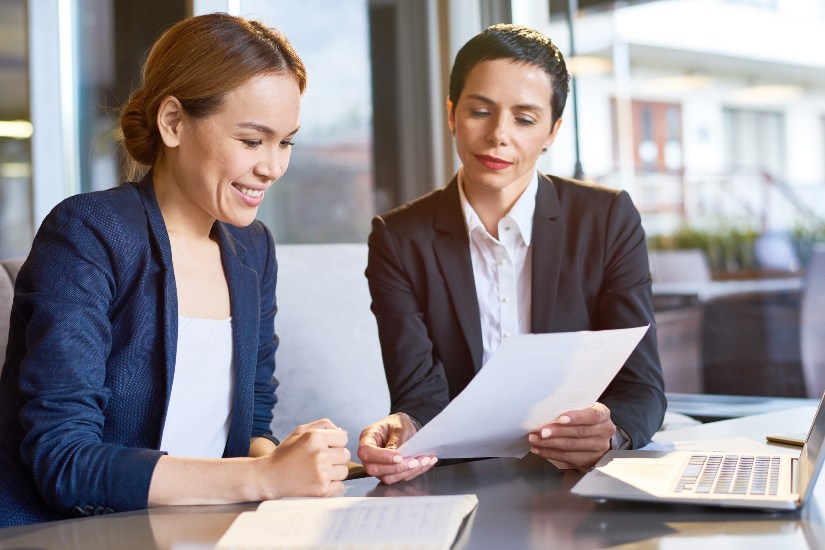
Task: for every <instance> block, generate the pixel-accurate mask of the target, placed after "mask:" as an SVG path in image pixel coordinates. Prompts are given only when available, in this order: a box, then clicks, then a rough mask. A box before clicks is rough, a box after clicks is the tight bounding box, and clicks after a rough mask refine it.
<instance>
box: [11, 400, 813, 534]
mask: <svg viewBox="0 0 825 550" xmlns="http://www.w3.org/2000/svg"><path fill="white" fill-rule="evenodd" d="M813 412H814V407H813V406H810V405H808V406H804V407H801V408H799V407H797V408H793V409H788V410H785V411H778V412H771V413H768V414H763V415H757V416H753V417H745V418H738V419H735V420H729V421H722V422H714V423H710V424H705V425H703V426H698V427H695V428H688V429H685V430H674V431H670V432H660V433H659V434H657V440H660V441H666V440H686V439H701V438H719V437H739V436H750V437H753V438H755V439H757V440H759V441H764V436H765V435H766V433H769V432H772V431H775V430H777V429H781V430H783V431H805V430H806V429H807V424H808V423H809V422H810V419H811V418H812V416H813ZM788 452H790V451H788ZM580 477H581V473H579V472H577V471H559V470H556V469H555V468H554V467H553V466H551V465H550V464H548V463H546V462H544V461H542V460H540V459H537V458H535V457H533V456H532V455H531V456H528V457H526V458H525V459H521V460H519V459H512V458H499V459H489V460H478V461H475V462H467V463H462V464H453V465H449V466H443V467H438V468H435V469H433V470H431V471H430V472H428V473H427V474H425V475H423V476H420V477H419V478H417V479H415V480H413V481H411V482H407V483H402V484H398V485H393V486H384V485H381V484H379V483H378V482H377V481H376V480H375V479H373V478H363V479H356V480H351V481H348V482H347V492H346V496H374V497H382V496H390V495H392V496H395V495H440V494H464V493H475V494H477V495H478V498H479V506H478V508H477V509H476V511H475V512H474V513H473V514H472V515H471V516H470V518H469V520H468V523H467V525H466V526H465V528H464V529H463V531H462V533H461V535H460V538H459V540H458V542H457V545H456V548H471V549H476V548H480V549H486V548H495V549H501V548H508V549H509V548H611V547H620V548H623V549H624V548H696V547H699V546H706V547H708V548H730V547H740V548H745V547H746V548H748V549H749V550H753V549H759V548H766V549H767V548H770V549H772V550H773V549H776V548H782V549H783V550H791V549H795V548H825V527H823V518H825V514H823V510H822V504H821V503H825V488H823V486H825V483H822V482H821V480H820V483H819V484H818V486H817V490H816V491H815V496H814V500H813V501H812V502H811V503H810V504H809V505H808V506H807V507H806V509H805V510H804V511H802V512H794V513H773V514H770V513H763V512H759V511H741V510H730V509H718V508H703V507H693V506H687V505H665V504H653V503H623V502H596V501H592V500H589V499H585V498H581V497H577V496H574V495H571V494H570V488H571V487H572V486H573V485H574V484H575V483H576V482H577V481H578V479H579V478H580ZM255 506H256V505H255V504H244V505H232V506H199V507H192V506H189V507H167V508H157V509H153V510H150V511H141V512H128V513H122V514H114V515H111V516H101V517H93V518H83V519H77V520H67V521H61V522H55V523H51V524H42V525H39V526H29V527H15V528H8V529H3V530H0V548H43V549H51V548H60V549H74V548H77V549H80V548H84V549H86V548H126V549H131V548H135V549H138V548H140V549H147V548H148V549H151V548H162V549H171V548H178V549H181V548H186V549H195V548H204V549H205V548H212V547H213V545H214V544H215V542H216V541H217V540H218V539H219V538H220V536H221V535H222V534H223V532H224V531H225V530H226V529H227V528H228V527H229V525H230V524H231V523H232V521H233V519H234V518H235V516H236V515H237V514H238V513H240V512H242V511H246V510H253V509H254V508H255Z"/></svg>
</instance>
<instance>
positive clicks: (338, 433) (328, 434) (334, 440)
mask: <svg viewBox="0 0 825 550" xmlns="http://www.w3.org/2000/svg"><path fill="white" fill-rule="evenodd" d="M308 433H312V435H313V436H314V437H317V438H318V440H319V441H320V442H321V444H322V445H325V446H327V447H346V445H347V441H348V440H349V437H348V434H347V432H346V431H344V430H341V429H338V428H336V429H334V430H331V429H327V428H324V429H316V430H312V431H311V432H308Z"/></svg>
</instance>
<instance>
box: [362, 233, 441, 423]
mask: <svg viewBox="0 0 825 550" xmlns="http://www.w3.org/2000/svg"><path fill="white" fill-rule="evenodd" d="M368 244H369V255H368V261H367V271H366V275H367V279H368V282H369V289H370V295H371V297H372V306H371V307H372V312H373V313H374V314H375V319H376V322H377V323H378V338H379V340H380V343H381V354H382V357H383V360H384V372H385V373H386V376H387V384H388V385H389V391H390V398H391V405H390V407H391V411H390V412H391V413H396V412H405V413H407V414H409V415H410V416H412V417H413V418H415V419H416V420H418V421H419V422H421V423H422V424H426V423H427V422H429V421H430V420H432V419H433V418H434V417H435V416H436V415H437V414H438V413H439V412H441V410H442V409H444V407H446V406H447V404H448V403H449V401H450V398H449V388H448V385H447V379H446V377H445V375H444V366H443V365H442V364H441V362H440V360H438V359H437V358H435V357H434V355H433V342H432V340H431V339H430V336H429V329H428V327H427V324H426V320H425V312H424V307H423V306H422V304H421V302H423V300H419V299H418V297H417V295H416V293H417V292H418V293H421V292H424V289H422V288H421V286H422V285H421V284H420V283H419V284H418V285H416V284H415V282H414V277H415V273H414V272H413V273H411V272H410V271H409V270H408V269H407V268H406V266H405V262H404V261H403V260H402V254H401V253H400V252H399V247H398V244H397V241H396V239H394V236H393V235H392V234H391V232H390V230H389V228H388V227H387V225H386V224H385V221H384V219H383V218H381V217H376V218H375V219H373V222H372V233H371V234H370V236H369V241H368ZM409 255H411V254H410V253H409V252H407V253H404V254H403V256H404V257H405V258H406V256H409ZM410 262H415V258H410Z"/></svg>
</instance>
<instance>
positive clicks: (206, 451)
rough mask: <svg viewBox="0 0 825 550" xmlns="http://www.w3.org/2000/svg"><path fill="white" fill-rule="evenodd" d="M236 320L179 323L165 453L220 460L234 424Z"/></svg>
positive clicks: (162, 444) (163, 441)
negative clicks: (234, 335) (231, 426)
mask: <svg viewBox="0 0 825 550" xmlns="http://www.w3.org/2000/svg"><path fill="white" fill-rule="evenodd" d="M232 366H233V365H232V319H231V318H229V319H223V320H215V319H194V318H191V317H183V316H179V317H178V349H177V359H176V361H175V375H174V380H173V382H172V395H171V396H170V398H169V408H168V409H167V411H166V422H165V423H164V426H163V436H162V437H161V442H160V448H161V450H162V451H166V452H167V453H169V455H171V456H183V457H189V458H220V457H222V456H223V451H224V448H225V447H226V439H227V437H228V436H229V426H230V424H231V422H232V398H233V395H232V393H233V388H234V373H233V368H232Z"/></svg>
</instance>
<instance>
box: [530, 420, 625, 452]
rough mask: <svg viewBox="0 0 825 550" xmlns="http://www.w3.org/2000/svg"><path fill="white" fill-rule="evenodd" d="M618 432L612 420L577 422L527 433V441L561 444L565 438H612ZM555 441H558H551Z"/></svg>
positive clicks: (552, 444) (539, 443)
mask: <svg viewBox="0 0 825 550" xmlns="http://www.w3.org/2000/svg"><path fill="white" fill-rule="evenodd" d="M614 433H616V425H615V424H613V423H612V422H602V423H601V424H577V425H574V426H555V427H553V428H542V430H541V432H540V433H538V434H537V433H531V434H528V435H527V441H529V442H530V444H532V445H545V446H547V445H550V446H559V445H561V444H560V443H559V441H562V440H565V439H589V438H593V439H610V438H611V437H613V434H614ZM553 441H555V442H556V443H551V442H553Z"/></svg>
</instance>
